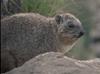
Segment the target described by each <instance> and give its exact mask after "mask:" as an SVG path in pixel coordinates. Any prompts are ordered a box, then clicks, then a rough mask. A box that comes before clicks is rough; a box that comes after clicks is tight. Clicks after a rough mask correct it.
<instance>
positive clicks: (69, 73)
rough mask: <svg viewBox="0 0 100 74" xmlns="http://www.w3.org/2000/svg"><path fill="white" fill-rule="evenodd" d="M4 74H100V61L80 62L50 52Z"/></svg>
mask: <svg viewBox="0 0 100 74" xmlns="http://www.w3.org/2000/svg"><path fill="white" fill-rule="evenodd" d="M4 74H100V59H93V60H88V61H79V60H75V59H71V58H68V57H66V56H62V54H61V53H55V52H49V53H44V54H41V55H39V56H36V57H35V58H33V59H31V60H29V61H27V62H26V63H25V64H24V65H22V66H21V67H18V68H15V69H13V70H11V71H9V72H6V73H4Z"/></svg>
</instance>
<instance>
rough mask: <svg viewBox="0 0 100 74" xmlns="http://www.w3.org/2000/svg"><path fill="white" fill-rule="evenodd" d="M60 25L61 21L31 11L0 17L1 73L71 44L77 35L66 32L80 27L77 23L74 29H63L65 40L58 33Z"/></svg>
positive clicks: (76, 32) (76, 31) (59, 32)
mask: <svg viewBox="0 0 100 74" xmlns="http://www.w3.org/2000/svg"><path fill="white" fill-rule="evenodd" d="M69 16H70V15H69ZM62 17H64V15H63V16H62ZM66 20H67V19H66ZM66 20H65V21H66ZM74 20H75V21H74V23H77V22H78V21H76V18H74ZM65 21H63V22H65ZM58 23H59V24H58ZM62 24H63V23H61V20H59V19H58V18H56V17H55V18H50V17H48V18H47V17H44V16H42V15H39V14H35V13H20V14H16V15H12V16H9V17H7V18H4V19H2V20H1V53H2V54H1V57H2V59H1V64H2V72H6V71H8V70H11V69H13V68H14V67H18V66H21V65H22V64H24V63H25V62H26V61H28V60H29V59H31V58H32V57H35V56H36V55H38V54H41V53H45V52H49V51H55V52H56V51H58V49H61V50H62V44H65V45H66V46H67V45H72V43H74V42H75V41H76V40H77V39H78V37H74V35H73V34H72V33H70V31H72V30H73V31H75V35H77V34H78V31H81V28H82V26H81V25H80V23H79V22H78V24H79V25H78V26H79V27H78V29H77V30H74V29H72V30H70V29H66V30H67V32H66V34H65V33H64V34H65V35H68V37H69V39H68V37H65V38H63V36H62V35H61V34H62V33H63V32H64V30H63V29H64V28H63V27H64V26H63V25H62ZM60 27H61V28H60ZM59 28H60V29H59ZM61 30H62V31H61ZM61 38H62V39H61ZM64 42H65V43H64ZM4 50H5V51H4ZM4 54H5V55H4ZM5 58H6V59H5ZM5 61H6V62H5ZM5 65H6V66H5Z"/></svg>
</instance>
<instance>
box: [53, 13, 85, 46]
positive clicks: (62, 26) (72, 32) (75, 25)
mask: <svg viewBox="0 0 100 74" xmlns="http://www.w3.org/2000/svg"><path fill="white" fill-rule="evenodd" d="M55 20H56V22H57V24H58V31H57V32H58V35H59V36H58V37H59V39H60V41H61V42H62V43H64V44H67V45H68V44H69V45H71V44H72V43H74V42H75V41H76V40H77V39H79V38H80V37H81V36H83V34H84V30H83V27H82V25H81V22H80V21H79V20H78V19H77V18H76V17H75V16H74V15H72V14H69V13H65V14H59V15H56V16H55Z"/></svg>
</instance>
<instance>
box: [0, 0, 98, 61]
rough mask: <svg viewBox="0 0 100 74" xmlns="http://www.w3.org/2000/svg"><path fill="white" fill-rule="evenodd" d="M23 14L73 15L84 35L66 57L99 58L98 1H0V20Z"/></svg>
mask: <svg viewBox="0 0 100 74" xmlns="http://www.w3.org/2000/svg"><path fill="white" fill-rule="evenodd" d="M25 12H35V13H40V14H41V15H44V16H54V15H55V14H57V13H59V12H68V13H72V14H74V15H75V16H76V17H77V18H79V19H80V21H81V22H82V24H83V26H84V29H85V35H84V36H83V37H82V38H81V39H80V40H79V41H78V42H77V44H76V45H75V46H74V47H73V49H72V50H70V51H69V52H68V53H66V55H67V56H69V57H72V58H76V59H81V60H85V59H91V58H95V57H98V58H100V0H1V18H4V17H7V16H9V15H12V14H16V13H25Z"/></svg>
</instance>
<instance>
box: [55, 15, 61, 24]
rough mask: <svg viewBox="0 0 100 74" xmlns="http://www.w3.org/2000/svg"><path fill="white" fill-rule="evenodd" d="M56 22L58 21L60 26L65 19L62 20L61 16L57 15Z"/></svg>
mask: <svg viewBox="0 0 100 74" xmlns="http://www.w3.org/2000/svg"><path fill="white" fill-rule="evenodd" d="M55 20H56V22H57V24H60V23H62V21H63V18H62V16H61V15H56V16H55Z"/></svg>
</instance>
